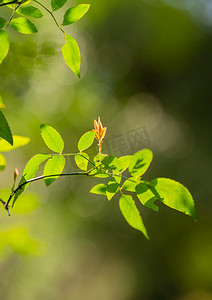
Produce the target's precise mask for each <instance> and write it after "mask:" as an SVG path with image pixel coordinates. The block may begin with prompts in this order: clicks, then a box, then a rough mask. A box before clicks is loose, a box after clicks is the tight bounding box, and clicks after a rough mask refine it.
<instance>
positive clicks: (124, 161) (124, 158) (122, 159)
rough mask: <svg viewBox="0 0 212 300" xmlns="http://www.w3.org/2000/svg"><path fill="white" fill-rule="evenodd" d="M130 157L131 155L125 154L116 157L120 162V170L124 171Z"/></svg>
mask: <svg viewBox="0 0 212 300" xmlns="http://www.w3.org/2000/svg"><path fill="white" fill-rule="evenodd" d="M131 159H132V155H125V156H121V157H119V158H118V160H119V162H120V163H121V169H120V171H121V172H124V171H125V170H126V169H127V168H128V167H129V165H130V161H131Z"/></svg>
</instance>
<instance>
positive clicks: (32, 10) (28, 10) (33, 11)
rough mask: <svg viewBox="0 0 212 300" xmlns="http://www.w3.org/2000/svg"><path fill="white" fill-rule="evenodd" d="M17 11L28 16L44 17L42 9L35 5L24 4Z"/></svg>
mask: <svg viewBox="0 0 212 300" xmlns="http://www.w3.org/2000/svg"><path fill="white" fill-rule="evenodd" d="M16 12H17V13H18V14H19V15H23V16H26V17H32V18H42V17H43V14H42V12H41V11H40V9H38V8H36V7H34V6H23V7H19V8H18V9H17V10H16Z"/></svg>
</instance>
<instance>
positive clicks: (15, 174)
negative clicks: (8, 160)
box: [14, 168, 19, 180]
mask: <svg viewBox="0 0 212 300" xmlns="http://www.w3.org/2000/svg"><path fill="white" fill-rule="evenodd" d="M18 175H19V172H18V169H17V168H15V170H14V180H16V177H17V176H18Z"/></svg>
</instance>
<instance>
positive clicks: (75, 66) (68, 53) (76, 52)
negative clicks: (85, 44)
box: [62, 34, 81, 78]
mask: <svg viewBox="0 0 212 300" xmlns="http://www.w3.org/2000/svg"><path fill="white" fill-rule="evenodd" d="M65 40H66V43H65V45H64V46H63V47H62V53H63V57H64V60H65V62H66V64H67V65H68V66H69V68H70V69H71V70H72V71H73V72H74V73H75V74H76V75H77V77H78V78H80V64H81V56H80V49H79V46H78V44H77V42H76V40H75V39H74V38H73V37H72V36H70V35H67V34H65Z"/></svg>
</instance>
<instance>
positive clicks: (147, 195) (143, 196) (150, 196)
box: [135, 182, 158, 211]
mask: <svg viewBox="0 0 212 300" xmlns="http://www.w3.org/2000/svg"><path fill="white" fill-rule="evenodd" d="M135 190H136V194H137V196H138V199H139V200H140V201H141V203H142V204H143V205H145V206H147V207H149V208H151V209H153V210H155V211H158V206H157V205H155V203H154V201H155V200H157V199H158V198H157V197H156V196H155V194H154V193H153V192H152V190H151V189H150V188H149V187H148V186H147V185H146V184H145V183H144V182H140V183H139V184H138V185H137V186H136V188H135Z"/></svg>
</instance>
